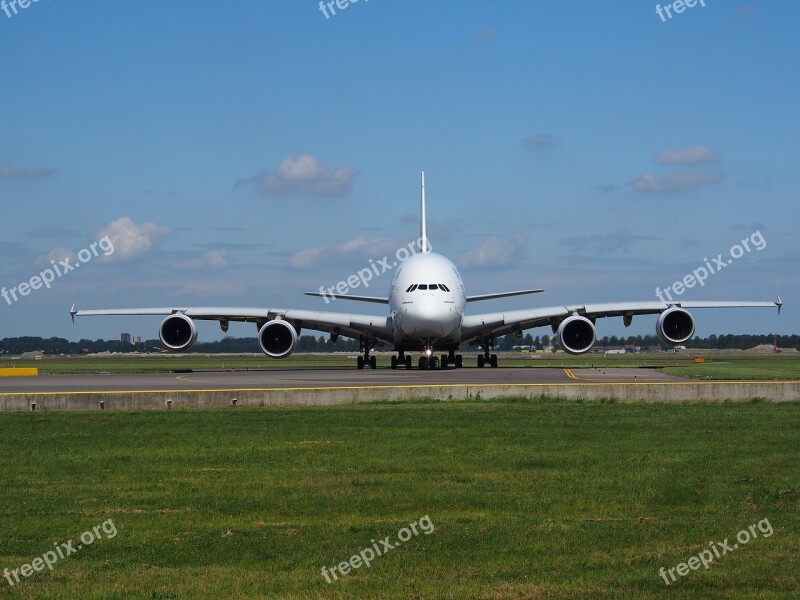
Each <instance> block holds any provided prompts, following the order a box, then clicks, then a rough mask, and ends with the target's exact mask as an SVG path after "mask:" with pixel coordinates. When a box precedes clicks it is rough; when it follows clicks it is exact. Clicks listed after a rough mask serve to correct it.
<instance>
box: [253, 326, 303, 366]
mask: <svg viewBox="0 0 800 600" xmlns="http://www.w3.org/2000/svg"><path fill="white" fill-rule="evenodd" d="M258 345H259V346H260V347H261V351H262V352H263V353H264V354H266V355H267V356H269V357H271V358H286V357H287V356H289V355H290V354H291V353H292V352H294V349H295V347H296V346H297V330H296V329H295V328H294V326H293V325H292V324H291V323H289V322H288V321H277V320H276V321H269V322H267V323H265V324H264V326H263V327H262V328H261V329H260V330H259V331H258Z"/></svg>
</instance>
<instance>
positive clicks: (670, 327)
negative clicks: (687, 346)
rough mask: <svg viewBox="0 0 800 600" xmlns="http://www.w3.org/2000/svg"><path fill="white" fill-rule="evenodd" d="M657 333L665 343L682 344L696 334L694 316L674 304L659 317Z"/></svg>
mask: <svg viewBox="0 0 800 600" xmlns="http://www.w3.org/2000/svg"><path fill="white" fill-rule="evenodd" d="M656 334H657V335H658V337H659V338H660V339H661V341H662V342H664V343H665V344H673V345H674V344H682V343H683V342H685V341H686V340H688V339H689V338H691V337H692V336H693V335H694V317H692V315H690V314H689V313H688V312H687V311H685V310H684V309H682V308H678V307H676V306H673V307H672V308H668V309H667V310H665V311H664V312H662V313H661V314H660V315H659V317H658V324H657V325H656Z"/></svg>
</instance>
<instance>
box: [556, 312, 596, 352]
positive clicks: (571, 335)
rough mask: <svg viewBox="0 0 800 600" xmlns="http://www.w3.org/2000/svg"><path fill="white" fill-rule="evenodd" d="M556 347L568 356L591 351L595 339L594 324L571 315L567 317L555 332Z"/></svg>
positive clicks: (584, 318) (583, 318)
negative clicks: (559, 347)
mask: <svg viewBox="0 0 800 600" xmlns="http://www.w3.org/2000/svg"><path fill="white" fill-rule="evenodd" d="M556 338H557V339H558V345H559V346H561V349H562V350H564V352H567V353H569V354H584V353H586V352H588V351H589V350H591V349H592V346H594V342H595V340H596V339H597V330H596V329H595V328H594V324H593V323H592V322H591V321H590V320H589V319H587V318H586V317H581V316H579V315H572V316H571V317H567V318H566V319H564V320H563V321H561V323H560V324H559V326H558V329H557V330H556Z"/></svg>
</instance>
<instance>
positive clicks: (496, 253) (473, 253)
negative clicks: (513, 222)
mask: <svg viewBox="0 0 800 600" xmlns="http://www.w3.org/2000/svg"><path fill="white" fill-rule="evenodd" d="M527 248H528V242H527V240H526V239H525V238H524V237H522V236H521V235H517V236H514V237H512V238H510V239H508V240H503V239H501V238H500V237H498V236H492V237H490V238H488V239H487V240H486V241H485V242H483V243H482V244H481V245H480V246H478V247H476V248H473V249H472V250H470V251H469V252H467V254H466V255H465V256H464V257H463V258H462V259H461V260H460V261H459V263H458V264H459V267H462V268H467V269H470V268H473V269H489V268H505V267H510V266H512V265H516V264H518V263H520V262H522V261H524V260H525V258H526V257H527V254H528V252H527Z"/></svg>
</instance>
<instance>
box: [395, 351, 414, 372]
mask: <svg viewBox="0 0 800 600" xmlns="http://www.w3.org/2000/svg"><path fill="white" fill-rule="evenodd" d="M397 367H405V368H406V369H408V370H411V357H410V356H406V353H405V352H403V351H402V350H400V352H398V353H397V356H395V355H394V354H393V355H392V368H393V369H396V368H397Z"/></svg>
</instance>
